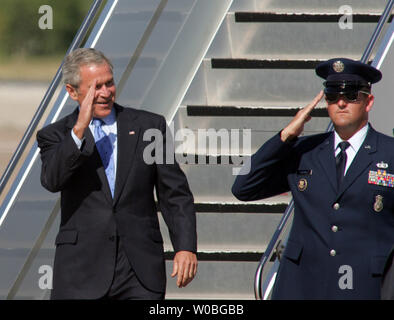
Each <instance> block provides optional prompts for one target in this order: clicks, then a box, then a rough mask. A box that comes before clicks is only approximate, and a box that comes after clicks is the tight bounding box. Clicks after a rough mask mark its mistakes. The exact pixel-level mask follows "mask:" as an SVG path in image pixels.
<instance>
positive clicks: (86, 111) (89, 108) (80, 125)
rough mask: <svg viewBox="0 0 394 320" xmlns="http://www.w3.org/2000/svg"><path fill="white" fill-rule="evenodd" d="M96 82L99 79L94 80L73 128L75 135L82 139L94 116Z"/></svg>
mask: <svg viewBox="0 0 394 320" xmlns="http://www.w3.org/2000/svg"><path fill="white" fill-rule="evenodd" d="M96 84H97V80H94V81H93V83H92V84H91V86H90V87H89V90H88V92H87V94H86V96H85V98H84V99H83V101H82V103H81V105H80V110H79V115H78V119H77V122H76V124H75V126H74V128H73V130H74V133H75V135H76V136H77V137H78V138H79V139H82V137H83V135H84V132H85V129H86V128H88V127H89V123H90V121H91V120H92V118H93V111H94V107H93V104H94V100H95V98H96Z"/></svg>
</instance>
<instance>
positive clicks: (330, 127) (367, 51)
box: [254, 0, 394, 300]
mask: <svg viewBox="0 0 394 320" xmlns="http://www.w3.org/2000/svg"><path fill="white" fill-rule="evenodd" d="M393 5H394V0H389V1H388V3H387V5H386V7H385V9H384V11H383V13H382V15H381V16H380V19H379V22H378V24H377V26H376V28H375V31H374V32H373V34H372V36H371V39H370V40H369V43H368V45H367V47H366V48H365V50H364V53H363V55H362V58H361V60H360V61H361V62H364V63H366V62H367V61H368V59H369V57H370V56H371V54H372V50H373V49H374V47H375V45H376V41H377V39H378V37H379V35H380V33H381V32H382V30H383V27H384V25H385V23H386V22H387V20H388V19H389V17H390V13H391V10H392V8H393ZM333 129H334V125H333V123H332V122H330V124H329V125H328V127H327V130H326V132H329V131H332V130H333ZM293 208H294V200H293V199H291V200H290V203H289V205H288V206H287V208H286V210H285V213H284V214H283V216H282V218H281V220H280V222H279V225H278V227H277V229H276V230H275V233H274V235H273V236H272V238H271V240H270V242H269V244H268V246H267V249H266V250H265V252H264V253H263V256H262V257H261V259H260V262H259V265H258V267H257V270H256V274H255V280H254V294H255V298H256V300H262V296H263V295H262V292H261V278H262V275H263V269H264V267H265V265H266V263H267V261H268V259H269V257H270V256H271V253H272V251H273V250H274V248H275V244H276V242H277V240H278V238H279V235H280V233H281V232H282V230H283V227H284V226H285V225H286V222H287V220H288V218H289V217H290V215H291V212H292V211H293Z"/></svg>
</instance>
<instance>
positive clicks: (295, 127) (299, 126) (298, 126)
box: [280, 90, 324, 142]
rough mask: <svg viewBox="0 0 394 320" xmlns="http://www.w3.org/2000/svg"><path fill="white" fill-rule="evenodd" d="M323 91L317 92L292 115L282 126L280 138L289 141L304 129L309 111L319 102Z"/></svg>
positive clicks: (308, 118)
mask: <svg viewBox="0 0 394 320" xmlns="http://www.w3.org/2000/svg"><path fill="white" fill-rule="evenodd" d="M323 96H324V92H323V90H322V91H320V92H319V94H318V95H317V96H316V97H315V98H314V99H313V100H312V102H311V103H309V104H308V105H307V106H306V107H304V108H302V109H301V110H300V111H298V112H297V114H296V115H295V116H294V118H293V120H291V122H290V123H289V124H288V125H287V126H286V128H284V129H283V130H282V132H281V134H280V139H281V140H282V141H283V142H285V141H290V140H292V139H294V138H296V137H298V136H299V135H300V134H301V133H302V131H303V130H304V124H305V123H307V122H308V121H309V120H310V119H311V118H312V117H311V116H310V113H311V112H312V110H313V109H314V108H315V107H316V105H317V104H318V103H319V101H320V100H321V99H322V98H323Z"/></svg>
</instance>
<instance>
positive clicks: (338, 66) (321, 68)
mask: <svg viewBox="0 0 394 320" xmlns="http://www.w3.org/2000/svg"><path fill="white" fill-rule="evenodd" d="M315 71H316V74H317V75H318V76H319V77H322V78H323V79H326V81H325V82H324V83H323V84H324V86H325V90H324V91H325V92H326V93H327V92H349V91H357V90H359V89H360V88H369V89H370V88H371V84H372V83H376V82H378V81H380V79H382V73H381V72H380V71H379V70H378V69H376V68H374V67H372V66H370V65H368V64H366V63H362V62H360V61H355V60H352V59H347V58H334V59H330V60H328V61H325V62H322V63H320V64H319V65H318V66H317V67H316V70H315Z"/></svg>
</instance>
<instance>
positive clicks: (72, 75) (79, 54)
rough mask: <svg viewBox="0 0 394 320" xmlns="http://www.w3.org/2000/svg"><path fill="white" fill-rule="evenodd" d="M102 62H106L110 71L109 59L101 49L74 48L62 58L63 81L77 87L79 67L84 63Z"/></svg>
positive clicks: (111, 66)
mask: <svg viewBox="0 0 394 320" xmlns="http://www.w3.org/2000/svg"><path fill="white" fill-rule="evenodd" d="M103 63H107V64H108V65H109V67H110V69H111V72H113V65H112V63H111V61H109V59H108V58H107V57H106V56H105V55H104V53H102V52H101V51H98V50H96V49H93V48H78V49H75V50H74V51H72V52H71V53H70V54H68V55H67V56H66V58H65V59H64V64H63V67H62V75H63V83H64V84H70V85H72V86H73V87H74V88H78V87H79V84H80V81H81V77H80V68H81V67H82V66H85V65H91V64H93V65H100V64H103Z"/></svg>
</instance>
